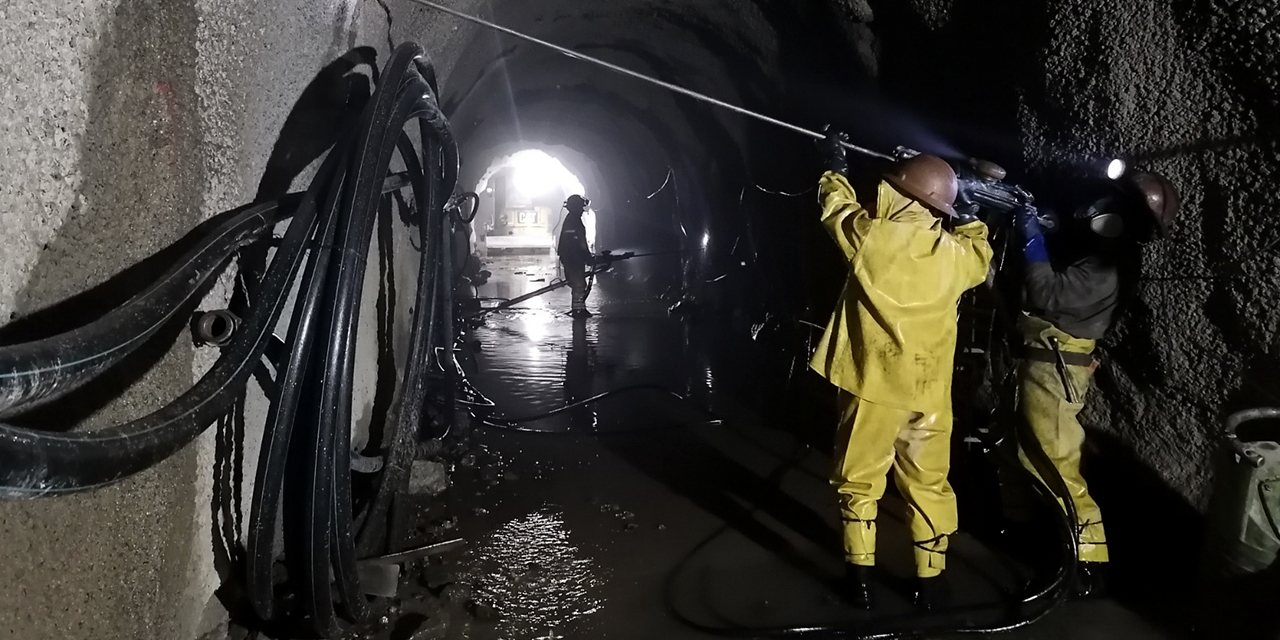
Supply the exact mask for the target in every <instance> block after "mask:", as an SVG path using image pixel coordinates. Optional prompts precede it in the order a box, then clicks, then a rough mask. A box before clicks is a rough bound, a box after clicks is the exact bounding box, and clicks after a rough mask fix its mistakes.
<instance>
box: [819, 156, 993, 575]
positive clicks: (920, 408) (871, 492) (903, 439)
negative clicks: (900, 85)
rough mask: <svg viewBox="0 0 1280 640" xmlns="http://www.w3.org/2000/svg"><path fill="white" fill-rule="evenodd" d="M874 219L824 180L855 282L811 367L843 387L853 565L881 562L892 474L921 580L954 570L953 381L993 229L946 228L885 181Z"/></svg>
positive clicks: (833, 176)
mask: <svg viewBox="0 0 1280 640" xmlns="http://www.w3.org/2000/svg"><path fill="white" fill-rule="evenodd" d="M878 196H879V197H878V198H877V199H876V204H877V206H876V212H875V214H874V215H873V214H872V213H871V212H870V211H867V210H866V209H864V208H863V207H862V206H861V205H859V204H858V201H857V198H856V195H855V194H854V191H853V187H851V186H850V185H849V182H848V181H847V180H846V179H845V178H844V176H841V175H839V174H837V173H833V172H828V173H826V174H825V175H823V176H822V179H821V180H820V182H819V197H820V200H821V204H822V223H823V225H824V226H826V227H827V230H828V231H830V232H831V235H832V237H833V238H834V239H835V241H836V243H837V244H838V245H839V246H840V248H841V249H843V250H844V254H845V256H846V257H847V258H848V259H849V279H848V281H847V283H846V284H845V289H844V293H843V294H841V297H840V302H839V304H838V305H837V306H836V310H835V313H833V314H832V316H831V322H830V323H829V324H828V325H827V330H826V333H825V334H824V335H823V337H822V341H821V342H820V343H819V344H818V348H817V351H816V352H815V353H814V356H813V360H812V361H811V363H810V366H811V367H812V368H813V369H814V370H815V371H817V372H818V373H819V374H821V375H822V376H823V377H825V378H827V380H829V381H831V383H832V384H834V385H836V386H838V387H840V388H841V389H842V393H841V397H842V402H843V403H844V410H843V411H842V415H841V422H840V427H839V431H838V433H837V437H836V470H835V473H834V474H833V476H832V480H831V482H832V484H833V485H834V486H835V487H836V488H837V491H838V492H839V494H840V501H841V516H842V518H843V520H844V546H845V559H846V560H847V561H848V562H851V563H853V564H860V565H874V564H875V533H876V528H875V520H876V514H877V503H878V501H879V500H880V498H881V497H882V496H883V495H884V490H885V486H886V475H887V474H888V472H889V469H890V468H892V469H893V470H894V478H895V480H896V482H897V485H898V489H899V490H900V491H901V492H902V495H903V497H904V499H905V500H906V502H907V505H908V507H909V523H910V526H911V534H912V537H913V539H914V541H915V558H916V570H917V574H918V575H919V576H920V577H926V578H927V577H932V576H935V575H938V574H939V573H941V572H942V570H943V569H944V568H945V567H946V556H945V554H946V550H947V537H948V536H950V535H951V534H952V533H954V532H955V530H956V525H957V516H956V500H955V494H954V493H952V491H951V485H950V484H949V483H948V482H947V472H948V471H949V469H950V466H951V448H950V438H951V377H952V367H953V363H954V359H955V349H956V305H957V303H958V302H959V299H960V295H961V294H962V293H964V292H965V291H967V290H969V289H971V288H973V287H975V286H977V285H978V284H980V283H981V282H982V281H983V280H984V279H985V278H986V275H987V267H988V265H989V263H990V261H991V246H990V245H989V244H988V243H987V227H986V225H984V224H982V223H981V222H973V223H970V224H967V225H964V226H962V227H959V228H957V229H956V230H955V231H954V232H948V231H946V230H945V229H943V228H942V221H941V220H940V219H938V218H937V217H936V216H934V215H933V214H931V213H930V212H929V211H928V210H927V209H925V208H924V207H923V206H922V205H921V204H920V203H918V202H916V201H914V200H912V199H911V198H909V197H907V196H905V195H903V194H902V193H899V192H898V191H897V190H896V189H894V188H893V187H892V186H890V185H889V184H888V183H885V182H881V183H880V187H879V193H878Z"/></svg>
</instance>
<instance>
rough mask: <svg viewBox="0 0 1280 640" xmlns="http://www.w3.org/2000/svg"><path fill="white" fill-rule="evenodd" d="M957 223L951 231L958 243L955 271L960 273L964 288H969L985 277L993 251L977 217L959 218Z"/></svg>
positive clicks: (983, 227)
mask: <svg viewBox="0 0 1280 640" xmlns="http://www.w3.org/2000/svg"><path fill="white" fill-rule="evenodd" d="M959 223H960V224H959V225H958V226H956V228H955V230H954V231H952V232H951V234H952V236H953V237H954V238H955V239H956V242H957V243H959V245H960V252H959V253H958V254H957V255H956V273H957V274H959V275H960V278H961V282H963V283H965V290H969V289H972V288H973V287H976V286H978V285H980V284H982V282H983V281H984V280H986V279H987V270H988V269H989V268H990V266H991V256H992V254H993V253H994V252H993V251H992V249H991V243H990V242H989V241H988V240H987V225H986V224H984V223H983V222H982V221H980V220H978V219H977V218H974V219H972V220H961V221H959Z"/></svg>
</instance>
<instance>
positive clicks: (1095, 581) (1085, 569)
mask: <svg viewBox="0 0 1280 640" xmlns="http://www.w3.org/2000/svg"><path fill="white" fill-rule="evenodd" d="M1106 595H1107V563H1105V562H1081V563H1079V564H1078V565H1076V589H1075V593H1074V594H1073V597H1074V598H1076V599H1085V598H1104V597H1106Z"/></svg>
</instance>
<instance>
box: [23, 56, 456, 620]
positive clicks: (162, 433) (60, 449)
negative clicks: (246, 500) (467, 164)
mask: <svg viewBox="0 0 1280 640" xmlns="http://www.w3.org/2000/svg"><path fill="white" fill-rule="evenodd" d="M424 56H425V52H424V51H423V49H422V48H421V47H419V46H418V45H416V44H405V45H401V46H400V47H398V48H397V49H396V50H395V51H394V52H393V53H392V55H391V57H390V59H389V61H388V62H387V64H386V66H385V67H384V69H383V70H382V72H381V74H379V73H378V72H377V70H376V69H375V70H371V75H372V77H373V79H374V80H375V81H376V84H377V86H376V89H375V91H374V92H373V93H372V95H371V96H369V97H368V99H367V100H368V101H367V102H366V103H365V105H364V109H363V111H362V113H361V116H360V118H359V121H358V125H357V126H356V127H355V128H353V129H349V130H346V131H344V132H343V134H342V137H341V139H340V140H339V141H338V142H337V144H335V146H334V147H333V148H332V149H330V151H329V153H328V156H327V157H326V158H325V160H324V162H323V163H322V165H321V167H320V169H319V171H318V172H317V174H316V177H315V178H314V179H313V181H312V182H311V184H310V186H309V187H308V189H307V190H306V192H305V193H303V194H300V195H292V196H289V197H287V198H285V199H284V200H283V201H282V202H280V203H268V204H261V205H255V206H251V207H248V208H245V209H243V210H239V211H237V212H230V213H228V214H224V216H227V217H228V219H227V220H226V221H225V222H221V223H218V224H217V226H216V228H215V229H214V230H213V231H212V232H211V233H210V234H209V236H208V237H207V238H205V239H204V240H202V241H201V242H199V243H198V244H197V245H196V246H195V247H194V248H193V249H191V250H190V251H188V252H187V254H186V255H185V256H183V258H182V259H180V260H179V262H178V264H177V266H175V267H173V268H172V269H170V270H169V271H168V272H167V273H166V274H164V275H163V276H162V277H161V278H159V279H158V280H157V281H156V283H155V284H154V285H152V286H151V287H149V288H148V289H146V290H144V291H143V292H142V293H140V294H139V295H137V296H135V297H134V298H133V299H132V300H130V301H129V302H127V303H126V304H125V305H123V306H122V307H120V308H119V309H116V310H114V311H112V312H110V313H108V314H107V315H105V316H103V317H102V318H100V319H99V320H97V321H94V322H92V323H90V324H88V325H86V326H85V327H83V328H81V329H78V330H75V331H72V332H68V333H66V334H63V335H60V336H55V337H53V338H49V339H46V340H40V341H36V342H32V343H27V344H22V345H16V346H11V347H4V348H0V412H6V413H12V412H16V411H18V410H23V409H27V408H31V407H34V406H36V405H37V404H40V403H42V402H48V401H50V400H53V399H55V398H57V397H60V396H61V395H62V394H65V393H67V392H68V391H70V390H72V389H74V388H76V387H78V386H80V385H81V384H83V383H84V382H86V381H88V380H90V379H92V378H93V377H95V376H97V375H99V374H101V373H102V372H103V371H105V370H107V369H109V368H110V367H111V366H112V365H113V364H115V363H117V362H119V361H120V359H121V358H123V357H124V356H125V355H127V354H128V353H130V352H131V351H133V350H134V349H136V348H137V347H138V346H139V345H141V344H142V343H144V342H146V341H147V339H148V338H150V337H151V336H153V335H155V333H156V332H157V331H158V330H159V329H160V328H161V327H162V326H164V325H165V324H166V323H168V322H171V321H173V320H174V319H175V317H176V316H177V315H178V314H179V311H180V310H181V309H182V308H183V306H184V305H185V304H187V303H188V302H189V301H190V300H192V299H193V298H194V296H195V295H196V294H197V293H198V292H200V291H201V290H202V289H203V287H204V286H205V284H206V283H207V282H208V281H209V280H210V279H211V278H212V277H213V276H214V275H216V274H217V273H218V272H219V271H220V270H221V269H222V268H223V267H224V266H225V265H226V264H227V263H228V262H229V261H230V259H231V258H233V257H234V256H235V255H236V254H237V252H238V251H239V250H241V249H243V248H245V247H248V246H250V245H253V243H255V242H263V241H266V240H268V239H269V231H270V229H272V227H274V225H275V224H276V223H277V222H278V221H280V220H282V219H284V218H285V217H287V216H292V219H291V221H290V223H289V225H288V228H287V229H286V230H285V232H284V236H283V238H281V239H280V241H279V243H278V246H276V248H275V252H274V255H273V256H272V258H271V261H270V264H269V265H268V266H267V267H266V268H265V271H263V272H262V273H261V274H250V276H249V277H251V278H252V279H254V282H252V283H251V284H252V285H253V286H252V287H250V290H251V291H252V292H253V294H254V295H253V299H252V300H250V301H249V303H250V305H249V309H248V310H247V312H246V313H244V314H243V320H244V322H243V325H242V326H241V327H240V328H239V330H238V331H237V332H236V334H235V335H234V337H233V338H232V339H231V340H230V342H229V344H227V345H226V346H225V347H224V348H223V350H222V353H221V356H220V357H219V359H218V360H217V362H216V363H215V364H214V365H213V367H212V368H211V369H210V370H209V371H208V373H206V374H205V375H204V376H203V377H202V378H201V379H200V380H199V381H198V382H196V384H195V385H194V386H192V387H191V389H189V390H188V391H187V392H185V393H183V394H182V395H181V396H180V397H178V398H177V399H176V400H174V401H173V402H171V403H169V404H168V405H165V406H164V407H162V408H160V409H159V410H157V411H155V412H153V413H151V414H150V415H147V416H144V417H142V418H139V419H137V420H133V421H131V422H128V423H126V424H123V425H120V426H118V427H114V428H110V429H103V430H98V431H93V432H87V433H57V432H48V431H38V430H32V429H22V428H18V427H14V426H11V425H5V424H0V496H3V497H17V498H34V497H46V496H56V495H63V494H68V493H74V492H79V491H86V490H90V489H94V488H98V487H102V486H105V485H108V484H111V483H114V482H117V481H119V480H121V479H124V478H126V477H128V476H130V475H133V474H135V473H138V472H140V471H143V470H145V469H147V468H149V467H151V466H154V465H156V464H157V463H159V462H161V461H163V460H165V459H166V458H168V457H169V456H171V455H173V454H174V453H175V452H177V451H179V450H180V449H182V448H183V447H184V446H186V445H187V444H189V443H190V442H191V441H192V440H193V439H195V438H196V437H197V436H198V435H199V434H200V433H202V432H203V431H204V430H205V429H206V428H207V427H208V426H209V425H210V424H213V423H214V422H215V421H216V420H217V419H219V418H220V417H222V416H223V415H225V414H226V412H227V411H228V410H229V409H230V408H231V407H232V406H233V403H234V402H235V400H236V399H237V398H238V397H240V396H241V395H242V394H243V393H244V392H245V389H246V385H247V382H248V380H249V377H250V375H251V374H252V372H253V370H254V369H255V368H256V367H258V366H259V363H260V362H261V360H262V358H263V354H264V352H265V351H266V349H267V348H268V345H270V344H271V343H272V341H273V339H274V336H273V331H274V330H275V328H276V326H277V323H278V320H279V319H280V317H281V314H282V313H283V312H284V310H285V307H286V306H287V304H288V301H289V297H290V293H291V292H292V291H293V290H294V289H295V286H294V285H295V283H296V284H298V286H297V288H296V289H297V291H298V298H297V303H296V304H295V305H294V307H293V311H292V322H291V324H290V326H289V333H288V338H287V340H286V341H285V344H284V351H283V352H282V354H281V357H280V358H279V359H278V360H277V361H276V362H277V364H276V366H277V368H278V371H277V384H276V385H275V388H276V389H275V392H276V397H275V398H274V402H273V404H272V406H271V410H270V414H269V416H268V421H267V424H266V429H265V431H264V433H263V449H262V453H261V456H260V459H259V468H258V474H257V483H256V485H255V487H254V498H253V505H252V510H251V519H250V526H249V538H248V549H247V552H248V553H247V567H246V568H245V573H246V575H247V582H248V584H247V587H248V589H247V590H248V593H249V597H250V600H251V602H252V604H253V607H254V609H255V610H256V612H257V613H258V615H259V616H260V617H262V618H263V619H264V620H272V619H275V620H277V621H281V620H283V621H286V623H288V621H292V622H294V623H298V622H302V623H303V624H305V625H306V626H309V627H310V628H311V631H310V633H314V634H318V635H321V636H326V637H333V636H336V635H338V634H339V633H341V632H342V624H341V622H340V620H339V616H340V615H341V617H343V618H345V619H346V620H349V621H357V620H360V619H361V618H363V617H364V616H365V615H367V613H368V607H367V602H366V600H365V596H364V595H363V593H362V591H361V588H360V584H359V577H358V574H357V571H356V558H357V554H358V550H357V542H359V544H360V549H362V550H363V549H366V548H367V549H374V550H375V552H374V553H365V555H376V554H377V553H376V551H377V548H378V547H379V546H381V545H382V544H383V543H384V541H383V533H384V531H385V523H384V520H385V516H386V513H387V505H389V503H390V496H391V495H392V494H394V493H395V492H396V491H397V490H398V489H399V488H400V487H399V484H400V483H401V482H402V481H403V480H405V479H406V476H405V470H406V469H407V468H408V464H409V462H411V459H412V451H413V447H412V444H413V441H414V439H416V437H417V434H418V429H419V422H420V421H421V419H422V414H423V410H424V405H425V398H426V386H427V373H428V371H427V368H428V362H429V360H430V358H431V357H432V354H433V353H434V352H435V350H436V347H439V346H440V345H449V344H452V341H453V338H452V327H451V317H450V314H451V306H452V295H451V294H452V292H451V289H450V288H449V287H448V284H447V283H448V282H449V281H450V280H449V278H450V271H451V265H450V264H449V263H450V262H451V261H450V260H448V259H446V258H447V257H448V256H449V251H448V249H449V246H448V238H449V236H450V235H451V231H449V230H448V229H446V227H451V225H452V223H453V218H454V217H456V215H458V214H453V215H446V214H445V212H444V203H445V201H446V199H447V197H448V195H449V194H450V193H451V192H452V190H453V188H454V186H455V184H456V181H457V173H458V151H457V145H456V143H455V141H454V139H453V135H452V133H451V131H450V128H449V125H448V122H447V120H446V119H445V118H444V116H443V114H442V113H441V111H440V107H439V104H438V102H437V98H436V89H435V83H434V77H435V73H434V70H433V69H432V68H431V65H430V63H429V62H427V61H426V60H425V59H424ZM379 76H380V77H379ZM353 96H355V94H354V93H352V94H350V95H349V96H348V98H349V99H356V98H354V97H353ZM357 106H358V105H357ZM411 122H416V125H417V126H416V127H414V128H416V129H417V131H418V132H419V133H420V137H421V149H420V150H419V149H417V148H415V146H414V143H413V141H412V139H411V137H410V136H409V133H410V132H411V131H412V129H407V128H406V127H407V126H408V125H409V124H410V123H411ZM397 150H399V151H400V160H401V162H402V163H403V164H404V166H405V167H406V169H407V171H405V172H404V173H402V174H397V175H394V176H392V178H391V179H388V173H389V167H390V165H391V161H392V158H393V154H394V153H395V152H396V151H397ZM403 186H409V187H411V188H412V191H413V195H414V202H415V207H414V211H415V212H416V219H414V220H411V221H409V222H410V224H412V225H413V226H415V227H416V230H415V233H417V235H418V236H419V238H420V239H421V243H420V246H421V247H422V251H421V258H420V263H419V270H418V274H417V280H416V282H415V283H414V286H415V294H414V299H413V301H412V307H411V309H412V314H413V317H411V318H409V319H407V320H406V322H408V324H409V326H410V335H409V352H410V353H409V355H408V357H407V359H406V362H407V363H408V364H407V365H406V368H405V371H404V372H403V374H402V376H401V377H400V378H399V380H398V381H397V382H398V385H397V387H396V388H395V391H394V394H393V396H392V398H393V399H392V404H391V408H390V411H389V415H388V417H387V420H386V426H385V428H384V433H383V434H382V440H381V442H380V443H379V444H380V445H381V452H380V453H381V455H382V456H383V458H384V464H383V468H382V473H381V475H380V476H378V478H377V479H376V480H375V481H374V482H373V483H372V486H371V488H370V494H371V495H370V496H368V497H367V498H366V499H365V500H364V501H363V502H362V503H361V505H360V506H363V513H361V514H360V515H359V516H358V517H357V515H356V512H357V511H358V509H357V505H356V504H355V503H354V500H353V495H352V478H351V459H352V450H351V442H352V433H351V428H352V424H351V421H352V392H353V379H354V376H355V358H354V356H355V342H356V340H355V338H356V325H357V316H358V314H359V310H360V308H361V302H362V295H363V289H364V272H365V265H366V261H367V256H368V252H369V246H370V244H371V240H372V230H373V228H374V223H375V222H376V221H377V219H378V215H379V213H380V207H379V204H380V202H381V201H382V199H383V194H384V193H385V192H386V190H388V189H395V188H399V187H403ZM385 211H387V212H389V211H390V208H389V207H388V208H386V209H385ZM383 215H389V213H383ZM249 248H250V249H261V250H263V251H264V252H265V247H263V246H262V245H253V246H251V247H249ZM299 276H301V279H300V280H299ZM380 382H381V381H380ZM406 452H407V453H406ZM279 513H284V514H286V516H287V517H286V518H285V520H284V522H283V530H284V536H285V537H284V549H285V556H286V560H287V563H288V564H287V566H288V581H287V584H286V585H285V586H286V589H285V591H286V592H292V593H294V594H296V595H297V596H298V597H297V598H293V599H290V601H291V602H295V603H296V606H295V607H294V608H293V609H291V610H288V611H277V609H278V608H279V607H277V606H276V605H277V601H276V599H277V590H278V587H279V586H280V585H277V584H275V581H274V580H273V566H274V564H275V547H276V545H275V541H276V539H277V538H276V536H277V532H278V530H279V529H280V528H281V524H282V523H281V521H280V520H279V519H278V517H277V514H279ZM359 525H363V526H359ZM357 535H359V537H360V540H359V541H357Z"/></svg>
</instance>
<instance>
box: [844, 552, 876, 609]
mask: <svg viewBox="0 0 1280 640" xmlns="http://www.w3.org/2000/svg"><path fill="white" fill-rule="evenodd" d="M873 569H874V567H864V566H862V565H860V564H852V563H848V562H846V563H845V565H844V585H843V591H844V597H845V599H846V600H848V601H849V604H851V605H853V606H855V607H857V608H859V609H864V610H870V609H871V608H873V607H875V604H876V603H875V597H874V596H873V595H872V593H871V591H872V587H871V584H872V580H871V572H872V570H873Z"/></svg>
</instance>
